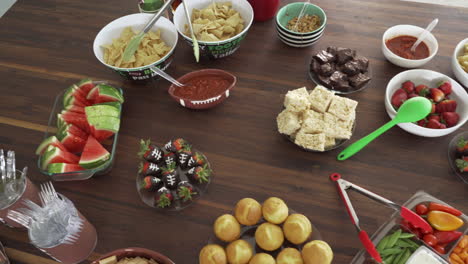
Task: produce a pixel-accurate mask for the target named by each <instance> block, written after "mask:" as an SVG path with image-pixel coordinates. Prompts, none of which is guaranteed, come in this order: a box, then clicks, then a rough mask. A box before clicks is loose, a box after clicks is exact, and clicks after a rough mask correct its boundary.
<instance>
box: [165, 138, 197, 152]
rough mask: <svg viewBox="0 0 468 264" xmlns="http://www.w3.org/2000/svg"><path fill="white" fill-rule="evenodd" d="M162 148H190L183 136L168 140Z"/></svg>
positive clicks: (173, 150) (176, 149)
mask: <svg viewBox="0 0 468 264" xmlns="http://www.w3.org/2000/svg"><path fill="white" fill-rule="evenodd" d="M164 149H166V150H167V151H169V152H179V151H181V150H183V149H187V150H190V149H191V146H190V144H189V143H188V142H187V140H185V139H183V138H177V139H174V140H170V141H169V142H167V143H166V145H164Z"/></svg>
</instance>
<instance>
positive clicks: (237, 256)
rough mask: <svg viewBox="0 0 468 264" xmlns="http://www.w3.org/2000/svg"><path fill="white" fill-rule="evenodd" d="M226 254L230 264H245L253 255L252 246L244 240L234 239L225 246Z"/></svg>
mask: <svg viewBox="0 0 468 264" xmlns="http://www.w3.org/2000/svg"><path fill="white" fill-rule="evenodd" d="M226 255H227V259H228V262H229V263H230V264H247V263H249V260H250V259H251V258H252V255H253V251H252V246H250V244H249V243H248V242H247V241H245V240H242V239H239V240H236V241H234V242H231V243H230V244H229V245H228V246H227V247H226Z"/></svg>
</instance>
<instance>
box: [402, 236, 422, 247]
mask: <svg viewBox="0 0 468 264" xmlns="http://www.w3.org/2000/svg"><path fill="white" fill-rule="evenodd" d="M402 240H403V241H405V242H406V243H409V244H410V245H411V246H412V247H413V248H415V249H417V248H419V245H418V244H417V243H416V242H414V241H413V240H411V239H408V238H403V239H402Z"/></svg>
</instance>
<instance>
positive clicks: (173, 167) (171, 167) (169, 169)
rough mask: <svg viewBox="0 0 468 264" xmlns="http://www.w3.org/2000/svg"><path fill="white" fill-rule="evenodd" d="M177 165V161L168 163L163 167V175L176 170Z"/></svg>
mask: <svg viewBox="0 0 468 264" xmlns="http://www.w3.org/2000/svg"><path fill="white" fill-rule="evenodd" d="M176 167H177V164H176V163H175V162H172V163H171V164H169V165H167V166H166V167H163V168H162V175H163V176H165V175H168V174H170V173H173V172H175V170H176Z"/></svg>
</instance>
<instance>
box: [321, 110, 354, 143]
mask: <svg viewBox="0 0 468 264" xmlns="http://www.w3.org/2000/svg"><path fill="white" fill-rule="evenodd" d="M323 119H324V121H325V134H326V135H327V136H328V137H333V138H335V139H350V138H351V128H352V125H351V127H350V126H349V122H350V121H349V120H347V121H343V120H341V119H339V118H338V117H336V116H335V115H332V114H330V113H325V114H324V115H323Z"/></svg>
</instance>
